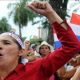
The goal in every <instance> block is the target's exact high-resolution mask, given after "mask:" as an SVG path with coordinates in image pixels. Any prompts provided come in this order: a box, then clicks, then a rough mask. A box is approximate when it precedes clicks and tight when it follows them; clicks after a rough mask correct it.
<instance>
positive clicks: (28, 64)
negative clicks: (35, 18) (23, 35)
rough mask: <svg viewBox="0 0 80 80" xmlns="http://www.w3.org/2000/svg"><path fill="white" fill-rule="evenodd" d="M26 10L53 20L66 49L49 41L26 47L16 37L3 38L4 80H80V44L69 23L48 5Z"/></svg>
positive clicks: (0, 70)
mask: <svg viewBox="0 0 80 80" xmlns="http://www.w3.org/2000/svg"><path fill="white" fill-rule="evenodd" d="M26 7H29V8H30V9H31V10H33V11H34V12H36V13H38V14H41V15H43V16H45V17H46V18H47V19H48V20H49V22H50V24H51V27H52V29H55V32H56V34H57V37H58V39H59V41H60V42H61V44H62V46H61V47H60V48H59V49H56V50H54V47H53V46H51V45H50V44H48V43H47V42H46V41H43V42H42V43H41V44H40V45H38V46H37V45H35V44H31V43H30V41H27V40H25V41H24V44H23V42H22V40H21V39H20V38H19V37H18V36H17V35H16V34H15V33H10V32H5V33H2V34H0V80H80V54H79V52H80V42H79V40H78V39H77V37H76V35H75V34H74V32H73V31H72V29H71V28H70V26H69V25H68V23H67V22H66V20H62V19H61V18H60V16H59V15H58V14H57V13H56V12H55V10H54V9H53V8H52V7H51V5H50V4H49V3H48V2H45V1H43V2H36V1H35V2H32V3H31V4H29V5H26ZM55 74H56V75H55Z"/></svg>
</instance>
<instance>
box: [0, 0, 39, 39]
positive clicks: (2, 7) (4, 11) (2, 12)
mask: <svg viewBox="0 0 80 80" xmlns="http://www.w3.org/2000/svg"><path fill="white" fill-rule="evenodd" d="M15 1H18V0H0V19H1V18H2V17H4V16H5V17H6V18H7V19H8V22H9V24H10V25H11V26H12V28H14V29H16V33H17V34H19V31H18V30H19V29H18V26H17V25H15V24H14V22H13V19H12V17H10V18H9V12H10V11H11V9H8V8H7V5H8V4H9V3H15ZM39 26H40V24H37V25H34V26H33V25H31V22H29V23H28V25H27V26H25V27H24V28H23V29H22V36H23V37H27V38H28V39H29V38H31V36H32V37H33V36H34V35H35V36H38V27H39Z"/></svg>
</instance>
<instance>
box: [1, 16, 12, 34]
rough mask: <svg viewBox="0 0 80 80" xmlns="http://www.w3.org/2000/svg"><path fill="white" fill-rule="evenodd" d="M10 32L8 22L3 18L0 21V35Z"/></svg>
mask: <svg viewBox="0 0 80 80" xmlns="http://www.w3.org/2000/svg"><path fill="white" fill-rule="evenodd" d="M10 30H11V26H10V24H8V21H7V19H6V18H5V17H3V18H2V19H1V20H0V33H3V32H8V31H10Z"/></svg>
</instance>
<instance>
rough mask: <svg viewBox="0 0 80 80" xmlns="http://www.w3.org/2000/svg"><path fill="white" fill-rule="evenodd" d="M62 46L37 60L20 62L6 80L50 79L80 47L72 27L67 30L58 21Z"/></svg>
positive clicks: (58, 32) (56, 28) (55, 24)
mask: <svg viewBox="0 0 80 80" xmlns="http://www.w3.org/2000/svg"><path fill="white" fill-rule="evenodd" d="M65 23H66V22H65ZM52 26H54V29H55V31H56V33H57V36H58V38H59V40H60V41H61V43H62V47H61V48H59V49H57V50H55V51H54V52H52V53H51V54H49V55H48V56H46V57H44V58H40V59H38V60H36V61H33V62H30V63H27V64H26V65H23V64H19V65H18V66H17V68H16V69H15V70H14V71H13V72H11V73H10V74H9V75H8V76H7V77H6V78H5V80H49V77H50V76H51V75H52V74H54V72H56V70H57V69H59V68H60V67H61V66H63V65H64V64H65V63H66V62H67V61H68V60H69V59H70V58H72V56H74V54H76V53H77V52H78V51H79V49H80V44H79V41H78V39H77V38H76V36H75V35H74V33H73V31H72V30H71V28H70V27H69V26H68V29H67V30H65V29H64V28H62V27H61V25H59V24H58V23H57V22H55V23H53V25H52Z"/></svg>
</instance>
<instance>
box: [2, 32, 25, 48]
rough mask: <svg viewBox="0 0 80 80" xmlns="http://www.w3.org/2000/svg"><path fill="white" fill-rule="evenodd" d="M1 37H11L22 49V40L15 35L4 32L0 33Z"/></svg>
mask: <svg viewBox="0 0 80 80" xmlns="http://www.w3.org/2000/svg"><path fill="white" fill-rule="evenodd" d="M2 35H9V36H11V37H12V38H14V39H15V40H16V41H17V42H18V43H19V44H20V46H21V48H24V44H23V42H22V40H21V39H20V38H19V37H18V35H17V34H15V33H11V32H5V33H2Z"/></svg>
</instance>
